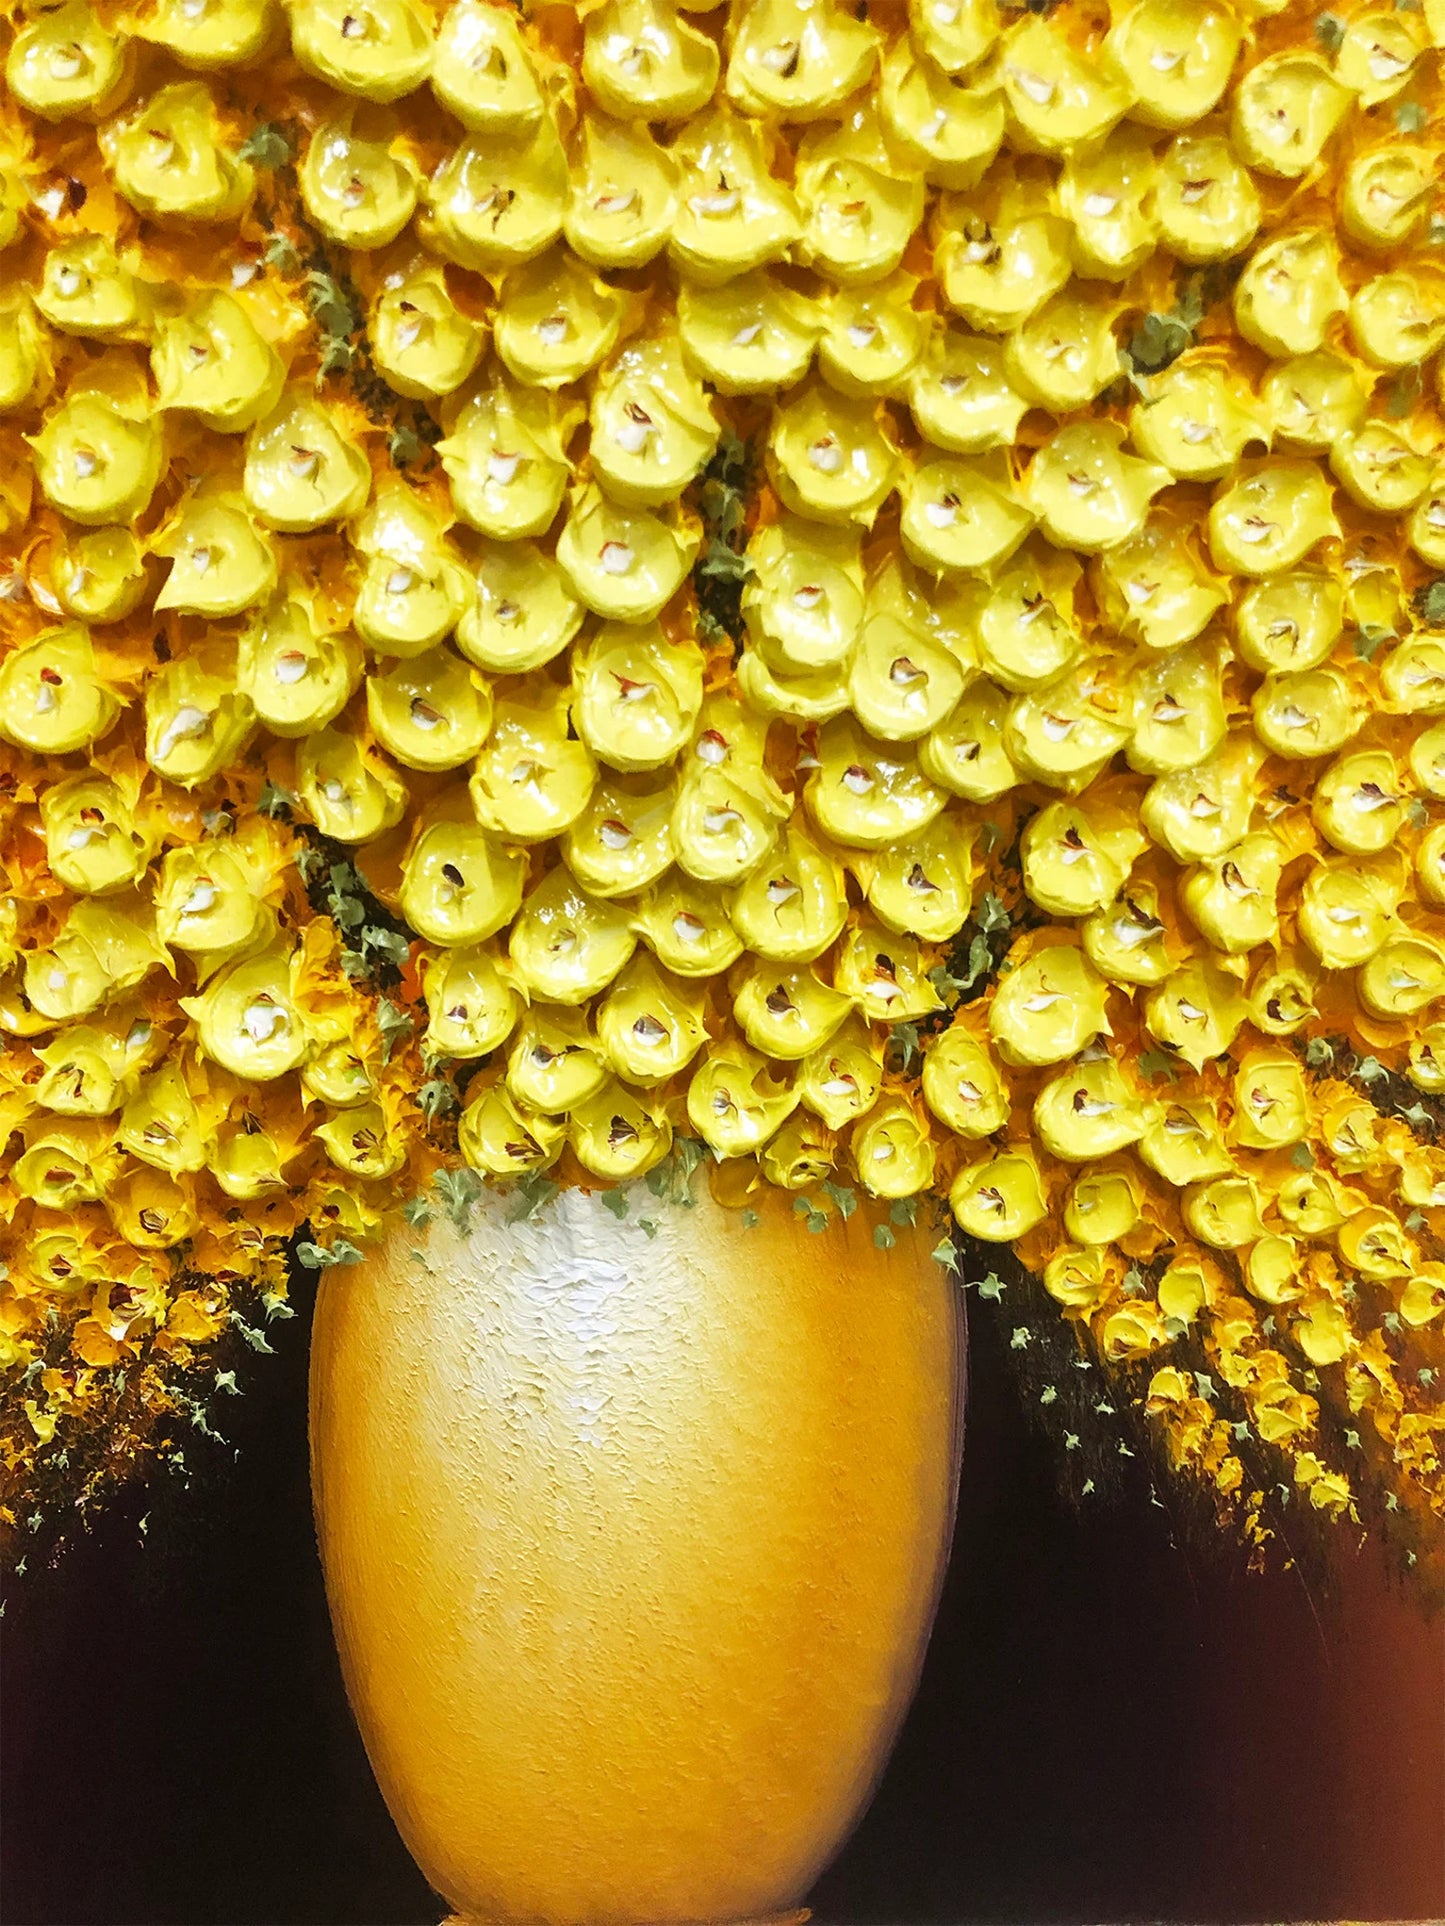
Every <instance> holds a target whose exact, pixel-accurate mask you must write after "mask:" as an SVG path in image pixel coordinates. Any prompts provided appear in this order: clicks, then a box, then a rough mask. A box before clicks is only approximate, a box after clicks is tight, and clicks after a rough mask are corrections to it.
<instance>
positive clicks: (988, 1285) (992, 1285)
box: [978, 1271, 1008, 1304]
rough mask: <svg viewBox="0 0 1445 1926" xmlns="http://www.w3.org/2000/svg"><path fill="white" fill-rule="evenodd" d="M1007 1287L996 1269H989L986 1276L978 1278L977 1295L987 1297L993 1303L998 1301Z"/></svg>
mask: <svg viewBox="0 0 1445 1926" xmlns="http://www.w3.org/2000/svg"><path fill="white" fill-rule="evenodd" d="M1007 1289H1008V1286H1007V1285H1006V1284H1005V1283H1004V1281H1003V1279H1002V1278H1001V1277H1000V1276H999V1274H998V1272H997V1271H990V1272H989V1273H988V1275H987V1277H983V1278H980V1280H979V1283H978V1294H979V1296H980V1297H986V1298H989V1299H991V1300H992V1301H993V1303H995V1304H997V1303H998V1302H999V1301H1000V1299H1001V1298H1002V1297H1003V1294H1004V1292H1005V1291H1006V1290H1007Z"/></svg>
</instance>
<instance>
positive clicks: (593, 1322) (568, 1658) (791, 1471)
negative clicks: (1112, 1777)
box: [311, 1190, 963, 1926]
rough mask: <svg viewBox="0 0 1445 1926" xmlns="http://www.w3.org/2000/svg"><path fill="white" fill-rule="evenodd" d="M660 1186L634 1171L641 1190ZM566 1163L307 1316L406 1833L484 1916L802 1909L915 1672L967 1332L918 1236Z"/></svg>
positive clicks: (345, 1587)
mask: <svg viewBox="0 0 1445 1926" xmlns="http://www.w3.org/2000/svg"><path fill="white" fill-rule="evenodd" d="M652 1201H653V1200H652V1199H650V1198H648V1199H646V1202H647V1203H648V1204H649V1205H651V1204H652ZM754 1209H755V1212H756V1217H757V1221H756V1222H754V1221H752V1219H751V1218H748V1219H745V1216H744V1213H742V1212H740V1211H735V1210H726V1209H724V1208H722V1207H721V1206H720V1205H719V1204H717V1203H715V1202H713V1201H712V1200H711V1199H710V1198H709V1197H707V1196H706V1195H704V1196H702V1197H701V1198H700V1199H699V1200H698V1202H697V1204H696V1205H695V1207H693V1208H691V1209H683V1208H679V1207H677V1206H661V1205H657V1206H654V1209H653V1216H654V1218H655V1220H656V1221H655V1222H650V1223H649V1225H648V1226H647V1227H644V1226H643V1225H642V1224H641V1223H639V1222H638V1221H636V1220H637V1219H638V1218H639V1217H644V1216H646V1215H647V1212H646V1211H645V1210H642V1209H640V1208H639V1207H638V1206H637V1205H636V1204H634V1206H633V1211H632V1221H622V1222H619V1221H618V1220H617V1219H616V1218H615V1217H614V1216H613V1215H612V1213H611V1212H610V1211H609V1210H608V1209H607V1208H606V1207H605V1206H604V1204H603V1202H602V1201H601V1199H600V1198H599V1197H597V1196H595V1195H589V1194H587V1193H584V1192H581V1191H576V1190H572V1191H564V1192H562V1193H561V1194H560V1195H558V1196H557V1197H556V1198H554V1199H553V1200H552V1201H551V1202H550V1203H548V1204H547V1205H546V1206H545V1207H544V1208H543V1209H542V1210H541V1211H540V1212H539V1213H538V1214H537V1215H536V1216H535V1217H533V1218H528V1219H524V1220H522V1221H517V1222H514V1221H509V1220H508V1216H507V1213H506V1209H505V1207H504V1206H503V1205H502V1204H501V1203H499V1202H497V1201H496V1200H491V1201H489V1202H488V1203H487V1204H486V1205H484V1206H483V1207H481V1208H480V1209H479V1210H478V1211H477V1213H476V1216H475V1218H474V1220H473V1224H472V1227H471V1228H470V1230H469V1231H468V1233H467V1234H466V1235H461V1234H459V1233H458V1232H457V1231H455V1230H454V1229H453V1228H451V1226H450V1225H449V1224H447V1223H446V1222H444V1221H440V1220H439V1221H437V1222H435V1223H434V1224H433V1225H431V1226H430V1227H429V1228H428V1230H427V1231H426V1232H424V1233H422V1234H416V1233H412V1232H407V1231H404V1230H403V1231H400V1232H398V1233H397V1234H396V1235H395V1236H394V1237H393V1238H392V1240H391V1241H390V1243H389V1244H388V1245H387V1246H385V1247H384V1248H383V1249H382V1251H381V1252H380V1253H379V1254H378V1255H377V1256H375V1257H374V1258H372V1259H371V1260H370V1261H369V1262H368V1263H366V1264H364V1265H363V1266H361V1267H359V1268H357V1269H354V1270H353V1269H337V1270H333V1271H331V1272H329V1273H328V1274H327V1276H326V1278H325V1280H324V1282H323V1284H322V1287H321V1292H320V1296H319V1300H318V1303H317V1310H316V1322H315V1334H314V1339H313V1350H312V1368H311V1452H312V1475H313V1487H314V1494H315V1505H316V1520H317V1530H318V1535H319V1539H320V1545H321V1554H322V1560H323V1564H324V1567H325V1573H326V1585H327V1592H328V1596H329V1600H330V1606H331V1613H332V1618H333V1622H334V1625H335V1630H336V1638H337V1643H338V1646H339V1648H340V1653H341V1662H342V1668H343V1671H344V1674H345V1678H346V1684H347V1690H348V1692H349V1694H350V1698H351V1704H352V1707H353V1710H354V1712H355V1715H356V1719H357V1722H358V1724H359V1726H360V1728H361V1732H362V1736H363V1738H364V1740H365V1743H366V1748H367V1752H368V1754H369V1755H370V1759H371V1764H372V1767H373V1769H374V1771H375V1773H376V1776H377V1779H378V1781H379V1782H380V1785H381V1789H382V1792H383V1793H384V1795H385V1797H386V1800H387V1803H388V1805H389V1806H390V1809H391V1812H392V1815H393V1817H394V1818H395V1821H396V1824H397V1826H398V1828H399V1829H400V1832H401V1834H402V1837H403V1839H404V1840H405V1842H406V1844H407V1846H408V1847H409V1848H410V1850H411V1852H412V1853H413V1855H414V1856H415V1858H416V1860H417V1863H418V1864H419V1866H420V1867H421V1869H422V1871H423V1872H424V1873H425V1874H426V1876H427V1878H428V1879H429V1880H430V1881H431V1883H432V1885H433V1886H434V1887H435V1888H436V1889H437V1891H438V1892H440V1893H442V1894H443V1895H445V1897H446V1899H447V1900H448V1901H449V1902H450V1904H451V1905H452V1906H453V1907H454V1908H455V1910H456V1912H457V1914H458V1915H459V1916H460V1918H461V1919H462V1920H464V1921H466V1922H467V1923H468V1926H472V1923H473V1922H476V1923H477V1926H480V1923H481V1922H518V1926H520V1922H529V1923H532V1922H547V1926H623V1923H624V1922H626V1923H629V1926H630V1923H633V1922H654V1923H659V1922H681V1921H737V1920H745V1919H756V1918H758V1917H759V1916H764V1915H777V1914H778V1913H779V1912H780V1911H784V1910H786V1909H787V1908H789V1907H791V1906H793V1905H795V1904H796V1903H797V1902H798V1900H799V1899H800V1898H801V1897H802V1896H803V1895H804V1894H805V1893H806V1892H807V1890H808V1888H809V1886H810V1885H811V1883H812V1882H813V1880H814V1879H815V1878H816V1877H817V1875H818V1873H819V1872H820V1871H821V1869H822V1868H823V1867H824V1865H825V1864H826V1863H827V1861H828V1860H829V1858H830V1857H831V1856H832V1855H833V1854H834V1853H835V1852H836V1851H837V1849H838V1847H839V1845H840V1844H841V1842H842V1840H843V1839H844V1838H845V1836H846V1834H847V1832H848V1830H849V1828H850V1826H851V1825H852V1824H853V1823H854V1822H855V1821H856V1819H857V1817H858V1815H859V1813H860V1811H861V1810H862V1808H863V1806H864V1804H865V1803H866V1801H867V1799H868V1797H869V1795H870V1792H871V1790H872V1788H873V1786H874V1784H875V1782H876V1780H877V1778H878V1776H879V1774H880V1772H881V1770H882V1767H883V1764H884V1762H885V1760H886V1758H887V1755H888V1751H889V1749H890V1746H891V1744H892V1742H893V1739H894V1736H895V1734H896V1732H897V1729H898V1726H899V1723H900V1721H901V1719H902V1717H903V1714H904V1712H905V1710H906V1708H907V1705H908V1701H909V1699H910V1697H911V1695H912V1692H913V1689H914V1686H915V1684H916V1681H917V1677H918V1672H919V1668H920V1665H921V1663H922V1658H923V1652H924V1647H925V1645H926V1642H927V1637H928V1631H929V1627H930V1624H931V1621H932V1617H933V1612H934V1609H935V1606H936V1603H937V1597H938V1592H939V1587H940V1583H941V1580H942V1575H943V1571H944V1566H945V1562H946V1559H947V1553H948V1544H949V1536H950V1532H951V1528H952V1522H953V1511H954V1501H955V1496H956V1490H957V1470H958V1455H959V1446H960V1440H961V1416H962V1389H963V1330H962V1321H961V1316H960V1313H959V1310H958V1301H957V1293H956V1291H955V1287H954V1285H953V1283H952V1280H951V1277H950V1274H949V1273H948V1272H947V1271H945V1270H943V1269H942V1268H941V1267H940V1266H939V1265H937V1264H936V1263H934V1262H932V1261H931V1259H930V1257H929V1254H928V1240H927V1239H926V1238H925V1237H924V1236H923V1234H922V1233H921V1232H916V1231H912V1230H904V1231H900V1232H899V1233H898V1236H897V1243H896V1245H895V1246H894V1247H893V1248H891V1249H887V1250H879V1249H877V1248H876V1247H875V1245H874V1242H873V1236H872V1232H873V1226H874V1221H875V1220H873V1219H871V1218H870V1217H869V1216H868V1214H867V1212H866V1211H865V1210H862V1209H860V1210H859V1211H857V1212H856V1213H855V1214H854V1215H853V1217H852V1218H851V1219H850V1220H849V1221H847V1222H846V1223H845V1222H843V1221H842V1220H841V1219H839V1218H837V1217H833V1218H832V1219H830V1222H829V1225H828V1228H827V1230H826V1231H825V1232H823V1233H821V1234H818V1235H810V1234H809V1233H808V1232H807V1230H806V1229H805V1228H804V1227H803V1224H802V1222H801V1220H800V1219H799V1218H798V1217H797V1216H796V1215H795V1214H794V1213H793V1211H792V1208H791V1200H790V1199H788V1198H787V1197H786V1196H784V1195H782V1194H780V1193H778V1192H775V1191H768V1192H767V1193H766V1194H765V1195H763V1196H761V1197H760V1198H758V1199H757V1201H756V1204H755V1206H754Z"/></svg>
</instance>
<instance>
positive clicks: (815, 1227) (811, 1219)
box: [808, 1208, 828, 1237]
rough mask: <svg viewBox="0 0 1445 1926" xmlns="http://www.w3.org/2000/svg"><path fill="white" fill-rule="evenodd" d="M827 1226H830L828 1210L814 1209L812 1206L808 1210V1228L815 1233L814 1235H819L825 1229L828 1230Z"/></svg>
mask: <svg viewBox="0 0 1445 1926" xmlns="http://www.w3.org/2000/svg"><path fill="white" fill-rule="evenodd" d="M827 1228H828V1213H827V1211H825V1210H814V1209H812V1208H810V1209H809V1211H808V1229H809V1230H810V1231H811V1232H812V1233H813V1235H814V1236H815V1237H817V1236H819V1235H820V1234H821V1233H822V1232H823V1231H825V1230H827Z"/></svg>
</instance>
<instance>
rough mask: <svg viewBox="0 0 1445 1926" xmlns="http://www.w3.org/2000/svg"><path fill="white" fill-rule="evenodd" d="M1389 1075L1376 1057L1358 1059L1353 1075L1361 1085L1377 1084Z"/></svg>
mask: <svg viewBox="0 0 1445 1926" xmlns="http://www.w3.org/2000/svg"><path fill="white" fill-rule="evenodd" d="M1389 1074H1390V1073H1389V1071H1388V1070H1387V1069H1386V1068H1385V1066H1384V1064H1383V1063H1381V1062H1380V1060H1379V1058H1378V1057H1360V1058H1359V1059H1358V1060H1357V1061H1356V1063H1355V1075H1356V1076H1357V1077H1358V1078H1359V1079H1360V1082H1361V1083H1379V1082H1381V1081H1382V1080H1383V1079H1385V1078H1387V1077H1388V1076H1389Z"/></svg>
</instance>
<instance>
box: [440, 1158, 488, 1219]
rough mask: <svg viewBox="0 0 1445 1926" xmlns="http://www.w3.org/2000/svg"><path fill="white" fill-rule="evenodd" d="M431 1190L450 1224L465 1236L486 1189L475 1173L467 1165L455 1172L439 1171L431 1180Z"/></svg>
mask: <svg viewBox="0 0 1445 1926" xmlns="http://www.w3.org/2000/svg"><path fill="white" fill-rule="evenodd" d="M432 1189H433V1191H434V1192H435V1193H436V1195H437V1197H438V1199H439V1200H440V1203H441V1207H442V1209H443V1210H444V1211H445V1212H446V1214H447V1216H448V1217H449V1218H450V1219H451V1221H452V1223H453V1224H454V1225H455V1226H456V1228H457V1229H458V1230H459V1231H461V1232H462V1233H463V1235H465V1234H466V1232H467V1231H468V1230H469V1229H470V1228H471V1221H472V1211H473V1210H474V1208H475V1207H476V1205H477V1204H478V1203H479V1202H480V1201H481V1198H482V1195H483V1192H484V1191H485V1189H486V1185H485V1184H483V1182H482V1180H481V1178H480V1177H479V1176H478V1175H477V1173H476V1171H474V1170H473V1169H472V1168H471V1166H470V1165H469V1164H461V1165H459V1166H458V1168H457V1169H456V1170H439V1171H438V1172H437V1174H436V1176H435V1177H433V1179H432Z"/></svg>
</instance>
